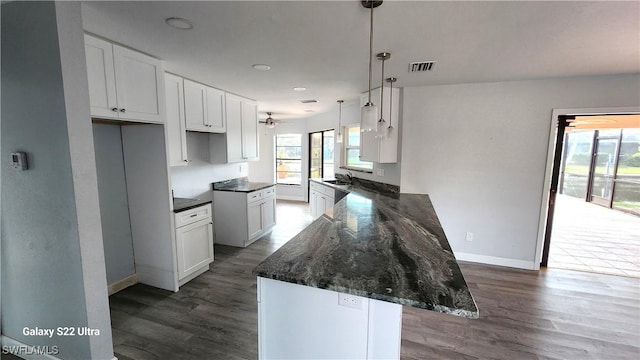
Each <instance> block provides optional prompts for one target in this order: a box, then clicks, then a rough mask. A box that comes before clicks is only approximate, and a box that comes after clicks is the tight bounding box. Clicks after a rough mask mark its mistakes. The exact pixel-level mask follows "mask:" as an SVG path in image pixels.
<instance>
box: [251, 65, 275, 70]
mask: <svg viewBox="0 0 640 360" xmlns="http://www.w3.org/2000/svg"><path fill="white" fill-rule="evenodd" d="M251 67H253V68H254V69H256V70H260V71H267V70H269V69H271V66H269V65H267V64H253V65H252V66H251Z"/></svg>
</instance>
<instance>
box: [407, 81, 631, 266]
mask: <svg viewBox="0 0 640 360" xmlns="http://www.w3.org/2000/svg"><path fill="white" fill-rule="evenodd" d="M639 103H640V76H638V75H619V76H601V77H584V78H565V79H550V80H538V81H514V82H499V83H485V84H461V85H445V86H427V87H410V88H405V89H404V101H403V110H404V129H403V143H402V154H403V163H402V177H401V180H402V181H401V192H403V193H427V194H429V195H430V196H431V199H432V201H433V204H434V207H435V209H436V211H437V213H438V216H439V218H440V220H441V222H442V225H443V227H444V230H445V232H446V234H447V237H448V239H449V242H450V244H451V246H452V248H453V250H454V251H455V253H456V256H457V257H458V259H463V260H465V259H466V260H470V261H479V262H486V263H494V264H499V265H507V266H515V267H522V268H534V266H535V264H534V259H535V254H536V241H537V234H538V224H539V221H540V219H539V217H540V207H541V199H542V196H543V194H542V192H543V184H544V182H545V181H548V180H547V179H545V178H544V174H545V168H546V157H547V148H548V141H549V136H550V131H554V132H555V128H554V129H551V126H550V124H551V112H552V110H553V109H554V108H598V107H625V106H638V105H639ZM467 231H469V232H473V233H474V240H473V241H472V242H467V241H465V240H464V239H465V233H466V232H467Z"/></svg>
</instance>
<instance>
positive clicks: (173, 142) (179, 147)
mask: <svg viewBox="0 0 640 360" xmlns="http://www.w3.org/2000/svg"><path fill="white" fill-rule="evenodd" d="M164 80H165V84H164V88H165V93H166V99H165V101H166V105H167V122H166V128H167V142H168V143H167V146H168V149H169V150H168V152H169V164H170V166H184V165H187V161H188V158H187V136H186V131H185V118H184V86H183V81H182V78H181V77H179V76H175V75H172V74H166V73H165V74H164Z"/></svg>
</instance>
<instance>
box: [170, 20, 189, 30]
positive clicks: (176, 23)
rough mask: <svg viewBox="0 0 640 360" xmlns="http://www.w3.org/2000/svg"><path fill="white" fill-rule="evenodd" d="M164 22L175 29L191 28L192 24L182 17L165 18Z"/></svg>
mask: <svg viewBox="0 0 640 360" xmlns="http://www.w3.org/2000/svg"><path fill="white" fill-rule="evenodd" d="M164 22H166V23H167V25H169V26H171V27H174V28H176V29H180V30H191V29H193V24H192V23H191V22H190V21H189V20H187V19H183V18H179V17H170V18H166V19H165V20H164Z"/></svg>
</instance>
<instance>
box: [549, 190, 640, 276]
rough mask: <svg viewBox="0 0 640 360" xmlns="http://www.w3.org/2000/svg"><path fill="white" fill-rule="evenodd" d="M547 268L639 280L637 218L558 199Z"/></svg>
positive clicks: (639, 223)
mask: <svg viewBox="0 0 640 360" xmlns="http://www.w3.org/2000/svg"><path fill="white" fill-rule="evenodd" d="M548 267H550V268H560V269H570V270H579V271H588V272H596V273H603V274H612V275H619V276H630V277H637V278H640V217H639V216H634V215H630V214H627V213H623V212H621V211H616V210H612V209H607V208H605V207H602V206H598V205H595V204H591V203H588V202H585V201H584V200H583V199H578V198H574V197H571V196H567V195H558V197H557V200H556V208H555V216H554V219H553V230H552V232H551V247H550V249H549V261H548Z"/></svg>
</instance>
